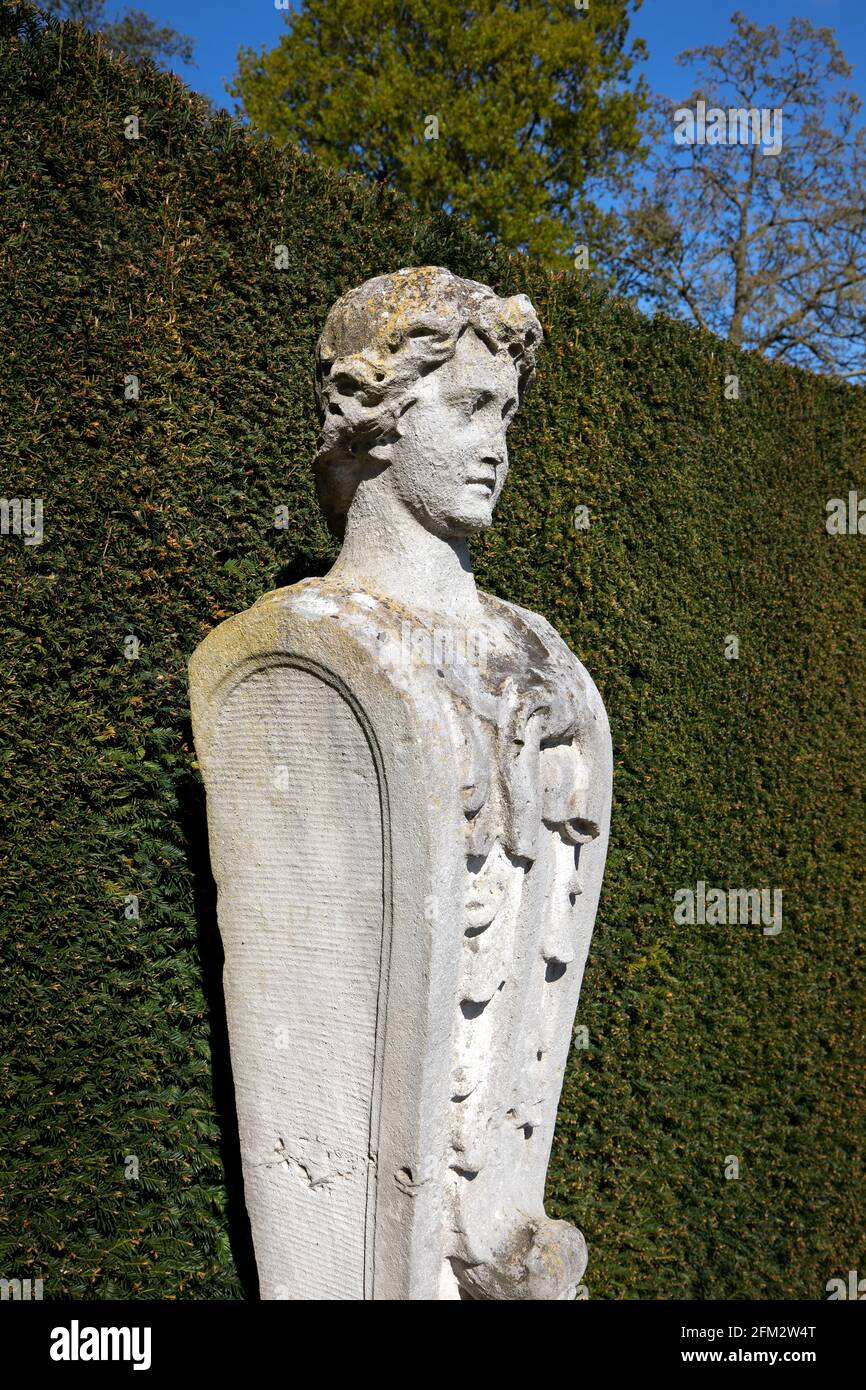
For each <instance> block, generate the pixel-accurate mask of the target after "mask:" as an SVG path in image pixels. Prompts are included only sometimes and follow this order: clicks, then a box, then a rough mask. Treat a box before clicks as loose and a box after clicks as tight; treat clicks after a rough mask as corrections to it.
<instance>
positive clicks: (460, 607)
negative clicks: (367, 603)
mask: <svg viewBox="0 0 866 1390" xmlns="http://www.w3.org/2000/svg"><path fill="white" fill-rule="evenodd" d="M372 491H373V490H372V489H369V488H368V487H365V486H364V484H362V485H361V486H360V487H359V488H358V491H357V492H356V494H355V497H354V499H353V501H352V505H351V507H350V509H349V516H348V518H347V521H346V536H345V540H344V541H343V548H342V550H341V551H340V554H339V556H338V558H337V561H336V563H335V564H334V566H333V568H332V569H331V570H330V571H329V573H328V575H327V578H328V579H333V580H335V581H337V582H339V583H340V584H353V585H357V586H358V587H359V588H362V589H367V590H370V591H372V592H373V593H379V594H382V595H384V596H385V597H386V598H390V599H393V600H395V601H396V602H397V603H400V604H402V605H403V607H405V608H418V609H422V610H423V611H425V612H427V613H438V614H441V615H442V616H443V617H446V618H450V619H453V618H463V619H464V620H474V621H477V620H479V619H480V617H481V605H480V602H479V599H478V591H477V589H476V588H475V576H474V575H473V573H472V560H471V558H470V555H469V545H468V543H467V541H466V540H465V538H462V537H461V538H460V539H457V540H447V539H444V538H443V537H441V536H436V535H434V534H433V532H432V531H428V530H427V529H426V527H425V526H423V525H422V524H421V522H420V521H418V520H417V518H416V517H414V516H413V515H412V513H411V512H410V511H409V510H408V509H407V508H406V506H405V505H404V504H403V503H402V502H401V501H400V499H399V498H397V497H395V496H394V494H393V493H392V492H391V491H390V490H389V489H384V488H382V489H375V492H376V495H375V496H372V495H371V492H372Z"/></svg>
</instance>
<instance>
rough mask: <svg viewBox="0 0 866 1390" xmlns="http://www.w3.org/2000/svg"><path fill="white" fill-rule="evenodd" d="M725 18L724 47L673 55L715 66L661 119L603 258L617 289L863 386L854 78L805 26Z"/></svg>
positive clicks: (827, 42)
mask: <svg viewBox="0 0 866 1390" xmlns="http://www.w3.org/2000/svg"><path fill="white" fill-rule="evenodd" d="M731 22H732V24H733V26H734V32H733V34H732V36H731V38H730V39H729V40H728V41H727V42H726V43H725V44H723V45H719V46H716V45H707V46H706V47H703V48H697V49H690V50H688V51H686V52H684V53H681V54H680V55H679V57H678V59H677V61H678V62H679V63H681V64H687V63H692V62H695V61H696V60H697V61H700V62H701V63H703V64H705V65H706V66H705V68H704V70H703V71H701V72H700V73H699V76H698V84H697V86H696V88H695V90H694V92H693V93H692V96H691V97H690V99H689V100H687V101H686V102H683V103H682V104H681V105H680V106H678V107H676V106H675V104H674V103H673V102H672V101H667V100H664V99H660V100H659V102H658V104H657V105H656V107H655V108H654V109H653V111H652V112H651V115H650V120H651V121H652V123H653V129H654V133H655V137H656V140H657V142H658V143H657V145H656V148H655V152H654V153H653V154H652V155H651V157H650V159H649V161H648V162H647V165H646V172H645V176H644V178H643V180H641V179H640V178H637V179H634V180H633V181H632V188H631V190H630V192H629V194H628V195H627V196H625V197H623V199H622V202H621V205H620V206H619V207H618V208H617V221H616V225H615V226H612V227H611V228H609V230H610V232H611V238H612V241H611V244H610V245H608V247H606V248H605V255H604V256H603V259H605V261H606V266H607V269H608V272H609V274H610V277H611V279H612V280H613V282H614V284H615V285H616V287H617V288H618V289H620V290H621V291H623V292H625V293H630V294H636V295H638V296H639V297H640V298H641V299H642V301H643V302H644V303H646V304H648V305H653V306H654V307H656V308H657V309H661V310H664V311H665V312H667V313H670V314H673V315H676V316H683V317H686V318H690V319H692V320H693V321H694V322H696V323H698V324H700V325H702V326H703V327H705V328H709V329H711V330H712V331H713V332H715V333H717V334H719V335H720V336H721V337H723V338H726V339H728V340H729V341H730V342H732V343H735V344H737V346H741V347H746V348H757V349H759V350H760V351H762V352H765V353H768V354H770V355H773V356H777V357H780V358H784V359H786V360H787V361H790V362H794V363H798V364H800V365H801V366H805V367H809V368H812V369H813V370H818V371H826V372H835V373H837V374H839V375H843V376H848V377H858V376H863V375H864V374H866V132H864V129H863V127H862V126H860V127H859V128H858V126H857V118H858V115H859V112H860V108H861V102H860V100H859V98H858V97H857V96H856V95H855V94H854V93H853V92H850V91H846V90H844V88H841V89H840V86H839V83H840V81H841V79H844V78H847V77H848V76H850V73H851V68H850V67H849V65H848V63H847V62H846V61H845V58H844V56H843V54H842V52H841V50H840V49H839V47H838V45H837V44H836V41H835V38H834V35H833V31H832V30H830V29H824V28H822V29H818V28H815V27H813V25H812V24H810V23H809V21H808V20H805V19H792V20H791V21H790V23H789V25H788V28H787V31H786V32H785V33H780V31H779V30H778V29H777V27H776V26H775V25H772V24H771V25H770V26H769V27H768V28H766V29H759V28H757V27H756V26H755V25H754V24H751V23H750V22H749V21H748V20H747V19H746V18H745V17H744V16H743V15H742V14H741V13H740V12H739V11H738V12H737V13H735V14H734V15H733V16H732V21H731ZM701 101H703V102H704V103H705V109H704V110H702V109H701V108H700V107H699V102H701ZM774 113H775V114H774ZM702 115H703V116H704V121H703V125H702V124H701V119H700V118H701V116H702ZM761 118H763V121H764V125H763V126H760V127H759V125H758V121H759V120H760V119H761ZM759 131H760V133H758V132H759ZM702 136H703V140H704V143H701V137H702ZM744 137H748V138H744ZM677 141H683V142H684V143H677ZM690 141H691V142H690ZM737 141H738V142H737ZM776 145H779V148H778V150H776V149H775V146H776Z"/></svg>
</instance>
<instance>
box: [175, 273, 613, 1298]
mask: <svg viewBox="0 0 866 1390" xmlns="http://www.w3.org/2000/svg"><path fill="white" fill-rule="evenodd" d="M541 338H542V332H541V326H540V324H539V322H538V319H537V317H536V315H535V312H534V310H533V308H532V305H531V304H530V302H529V300H528V299H527V298H526V296H525V295H516V296H515V297H513V298H510V299H501V298H499V297H498V296H497V295H495V294H494V293H493V291H492V290H490V289H488V288H487V287H486V286H484V285H480V284H477V283H476V282H475V281H472V280H464V279H460V278H458V277H457V276H455V275H452V274H451V273H450V272H449V271H447V270H444V269H442V268H440V267H436V266H424V267H422V268H420V269H411V270H400V271H397V272H396V273H395V274H393V275H382V276H379V277H377V278H376V279H374V280H370V281H368V282H367V283H366V284H364V285H362V286H360V288H358V289H354V290H351V291H350V292H349V293H347V294H345V295H344V296H343V297H342V298H341V299H340V300H339V301H338V302H337V303H336V304H335V305H334V307H333V308H332V309H331V311H330V313H329V315H328V317H327V321H326V323H325V327H324V331H323V333H322V336H321V339H320V341H319V345H318V353H317V365H316V398H317V403H318V408H319V413H320V417H321V422H322V430H321V435H320V438H319V446H318V451H317V453H316V457H315V462H314V470H315V476H316V483H317V488H318V495H319V498H320V501H321V504H322V506H323V508H324V511H325V514H326V516H327V519H328V522H329V525H330V526H331V528H332V530H333V531H334V532H335V533H336V534H337V535H338V536H340V537H342V538H343V546H342V550H341V552H340V555H339V558H338V560H337V562H336V564H335V565H334V567H333V568H332V569H331V570H330V572H329V573H328V574H327V575H326V576H325V578H323V579H308V580H304V581H302V582H301V583H299V584H295V585H293V586H291V587H290V588H285V589H279V590H276V591H275V592H273V593H269V594H266V595H265V596H264V597H263V598H261V599H259V601H258V602H257V603H256V604H255V605H254V606H253V607H252V608H251V609H249V610H248V611H247V612H246V613H242V614H241V615H240V616H238V617H236V618H232V619H230V620H229V621H227V622H224V623H222V624H221V625H220V626H219V627H217V628H216V629H215V630H214V631H213V632H212V633H211V634H210V635H209V636H208V637H207V638H206V639H205V641H204V642H202V644H201V645H200V646H199V648H198V650H197V651H196V652H195V654H194V655H193V658H192V660H191V662H190V686H191V692H192V711H193V725H194V732H195V742H196V749H197V752H198V757H199V761H200V765H201V768H202V771H203V774H204V780H205V785H206V789H207V801H208V825H209V834H210V845H211V860H212V864H213V869H214V876H215V878H216V881H217V886H218V890H219V903H218V912H219V925H220V932H221V936H222V939H223V945H224V950H225V973H224V979H225V994H226V1006H227V1011H228V1021H229V1033H230V1042H231V1049H232V1067H233V1072H234V1080H235V1091H236V1098H237V1110H238V1121H239V1129H240V1138H241V1150H242V1157H243V1168H244V1183H245V1192H246V1202H247V1207H248V1210H249V1214H250V1220H251V1224H252V1231H253V1239H254V1244H255V1251H256V1259H257V1263H258V1268H259V1277H260V1286H261V1295H262V1297H263V1298H311V1299H312V1298H315V1299H318V1298H325V1299H329V1298H341V1299H372V1298H376V1299H387V1298H391V1299H448V1298H465V1299H470V1300H471V1299H567V1298H573V1297H574V1296H575V1294H576V1290H577V1286H578V1284H579V1282H580V1279H581V1276H582V1274H583V1270H584V1267H585V1264H586V1249H585V1245H584V1240H583V1237H582V1235H581V1234H580V1232H579V1231H577V1230H576V1229H575V1228H574V1227H572V1226H570V1225H569V1224H567V1223H566V1222H562V1221H552V1220H550V1219H549V1218H548V1217H547V1216H546V1215H545V1212H544V1206H543V1194H544V1182H545V1174H546V1169H547V1163H548V1158H549V1153H550V1146H551V1141H552V1137H553V1127H554V1122H555V1118H556V1109H557V1102H558V1099H559V1093H560V1089H561V1085H562V1077H563V1072H564V1068H565V1063H566V1059H567V1055H568V1051H569V1046H570V1043H571V1028H572V1024H573V1019H574V1014H575V1010H576V1008H577V1002H578V995H579V991H580V983H581V977H582V973H583V968H584V963H585V960H586V955H587V951H588V949H589V942H590V937H591V934H592V929H593V923H594V920H595V914H596V907H597V904H598V898H599V893H600V890H601V882H602V875H603V871H604V861H605V854H606V849H607V837H608V823H609V817H610V797H611V777H612V758H611V743H610V732H609V727H608V722H607V718H606V716H605V711H604V707H603V705H602V702H601V698H600V696H599V694H598V691H597V690H596V688H595V686H594V685H593V682H592V680H591V679H590V677H589V675H588V674H587V672H586V670H585V669H584V667H583V666H582V665H581V664H580V662H579V661H577V660H576V658H575V657H574V656H572V654H571V652H570V651H569V650H568V648H567V647H566V646H565V644H564V643H563V642H562V640H561V639H560V638H559V637H558V636H557V634H556V633H555V632H554V630H553V628H551V627H550V625H549V624H548V623H547V622H546V621H545V620H544V618H542V617H540V616H539V615H538V614H535V613H530V612H527V611H526V610H525V609H523V608H519V607H517V606H516V605H515V604H511V603H507V602H505V601H504V600H502V599H498V598H494V597H493V596H492V595H490V594H484V593H479V591H478V590H477V589H476V587H475V581H474V578H473V574H472V565H471V561H470V556H469V548H468V537H470V536H471V535H472V534H473V533H474V532H476V531H480V530H482V529H483V528H485V527H487V526H489V525H490V523H491V521H492V519H493V512H494V508H495V506H496V503H497V501H498V500H499V496H500V494H501V492H502V488H503V486H504V484H505V479H506V475H507V472H508V454H507V450H506V431H507V429H508V425H509V423H510V421H511V419H512V418H513V416H514V413H515V412H516V410H517V409H518V407H519V405H520V402H521V400H522V399H523V395H524V392H525V391H526V388H527V386H528V385H529V382H530V380H531V378H532V375H533V371H534V365H535V354H536V350H537V348H538V346H539V344H540V342H541Z"/></svg>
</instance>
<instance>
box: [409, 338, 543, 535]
mask: <svg viewBox="0 0 866 1390" xmlns="http://www.w3.org/2000/svg"><path fill="white" fill-rule="evenodd" d="M413 394H414V395H415V403H414V404H413V405H411V406H410V407H409V409H408V410H407V411H406V413H405V415H403V416H402V417H401V419H400V430H401V438H400V439H399V440H397V441H395V442H394V443H393V444H390V445H389V446H388V453H389V456H390V467H389V468H388V469H387V471H386V474H385V477H384V478H383V482H385V485H386V486H387V487H390V488H391V489H392V490H393V491H394V493H395V495H396V496H397V497H398V498H399V499H400V501H401V502H402V503H403V505H404V506H405V507H407V508H408V510H409V511H410V512H411V513H412V514H413V516H415V517H416V519H417V520H418V521H420V522H421V524H422V525H423V526H425V527H426V528H427V530H429V531H432V532H434V533H435V534H436V535H438V536H443V537H445V538H448V539H455V538H457V537H460V536H465V535H469V534H471V533H472V532H473V531H480V530H483V528H484V527H485V526H489V525H490V523H491V521H492V520H493V509H494V507H495V506H496V503H497V502H498V501H499V495H500V493H501V492H502V488H503V485H504V483H505V478H506V475H507V473H508V450H507V447H506V443H505V431H506V430H507V428H508V425H509V424H510V422H511V419H512V417H513V415H514V412H515V411H516V410H517V399H518V398H517V370H516V368H515V365H514V362H513V360H512V358H511V357H510V356H509V354H508V353H507V352H502V351H500V352H498V353H495V354H494V353H492V352H491V351H490V349H489V348H488V347H487V345H486V344H485V343H484V342H483V340H482V339H481V338H479V337H478V335H477V334H476V333H475V332H474V330H473V329H472V328H468V329H467V330H466V332H465V333H464V334H463V335H462V337H461V338H460V340H459V342H458V344H457V349H456V351H455V353H454V356H453V357H452V358H451V359H450V360H449V361H448V362H446V363H445V364H444V365H443V366H441V367H437V368H436V370H435V371H432V372H430V373H428V374H427V375H426V376H424V377H422V378H421V379H420V381H419V382H418V385H417V387H416V389H415V392H414V393H413Z"/></svg>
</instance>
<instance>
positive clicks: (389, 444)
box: [366, 435, 396, 463]
mask: <svg viewBox="0 0 866 1390" xmlns="http://www.w3.org/2000/svg"><path fill="white" fill-rule="evenodd" d="M395 438H396V436H394V435H386V436H385V438H384V439H377V440H376V443H375V444H371V445H370V447H369V449H367V451H366V452H367V458H371V459H373V460H375V462H376V463H391V462H393V457H394V455H393V446H394V439H395Z"/></svg>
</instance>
